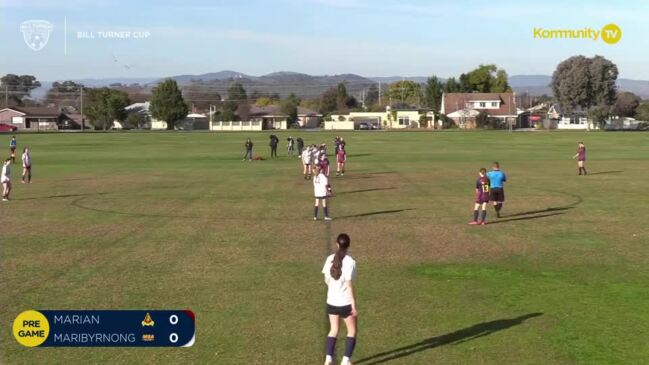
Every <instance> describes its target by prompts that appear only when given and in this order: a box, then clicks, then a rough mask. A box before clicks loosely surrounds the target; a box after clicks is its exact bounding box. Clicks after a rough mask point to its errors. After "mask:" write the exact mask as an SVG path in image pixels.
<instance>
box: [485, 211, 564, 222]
mask: <svg viewBox="0 0 649 365" xmlns="http://www.w3.org/2000/svg"><path fill="white" fill-rule="evenodd" d="M562 214H565V213H564V212H556V213H548V214H538V215H528V216H524V217H518V218H505V219H498V220H496V221H491V222H489V225H492V224H498V223H506V222H514V221H527V220H530V219H539V218H547V217H552V216H555V215H562Z"/></svg>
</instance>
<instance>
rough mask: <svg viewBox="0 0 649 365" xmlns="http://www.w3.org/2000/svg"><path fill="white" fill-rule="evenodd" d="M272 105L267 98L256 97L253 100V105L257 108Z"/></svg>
mask: <svg viewBox="0 0 649 365" xmlns="http://www.w3.org/2000/svg"><path fill="white" fill-rule="evenodd" d="M272 103H273V101H272V100H270V98H267V97H265V96H261V97H258V98H257V99H256V100H255V105H257V106H267V105H271V104H272Z"/></svg>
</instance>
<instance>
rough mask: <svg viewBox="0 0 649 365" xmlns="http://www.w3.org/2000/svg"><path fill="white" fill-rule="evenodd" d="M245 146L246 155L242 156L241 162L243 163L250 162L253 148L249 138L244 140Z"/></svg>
mask: <svg viewBox="0 0 649 365" xmlns="http://www.w3.org/2000/svg"><path fill="white" fill-rule="evenodd" d="M245 146H246V155H245V156H243V160H244V161H245V160H248V161H252V146H253V143H252V141H251V140H250V138H248V139H247V140H246V144H245Z"/></svg>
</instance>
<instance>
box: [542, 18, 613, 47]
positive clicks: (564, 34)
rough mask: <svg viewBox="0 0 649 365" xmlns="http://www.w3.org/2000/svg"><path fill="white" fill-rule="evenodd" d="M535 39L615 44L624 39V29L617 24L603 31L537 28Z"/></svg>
mask: <svg viewBox="0 0 649 365" xmlns="http://www.w3.org/2000/svg"><path fill="white" fill-rule="evenodd" d="M533 34H534V38H535V39H590V40H593V41H597V40H599V39H601V40H602V41H604V42H605V43H608V44H615V43H617V42H619V41H620V39H621V38H622V29H620V27H618V26H617V24H613V23H611V24H606V25H605V26H603V27H602V29H599V30H597V29H593V28H588V27H587V28H581V29H545V28H541V27H536V28H534V30H533Z"/></svg>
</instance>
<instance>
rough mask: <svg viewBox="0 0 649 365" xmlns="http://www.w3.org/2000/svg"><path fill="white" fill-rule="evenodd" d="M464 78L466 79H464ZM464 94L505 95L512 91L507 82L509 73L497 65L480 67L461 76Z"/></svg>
mask: <svg viewBox="0 0 649 365" xmlns="http://www.w3.org/2000/svg"><path fill="white" fill-rule="evenodd" d="M463 76H464V77H463ZM460 86H461V88H462V91H463V92H480V93H503V92H509V91H512V89H511V87H509V83H508V82H507V72H505V70H503V69H499V68H498V67H497V66H496V65H493V64H491V65H480V66H478V68H476V69H474V70H471V72H469V73H468V74H466V75H465V74H463V75H461V76H460Z"/></svg>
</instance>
